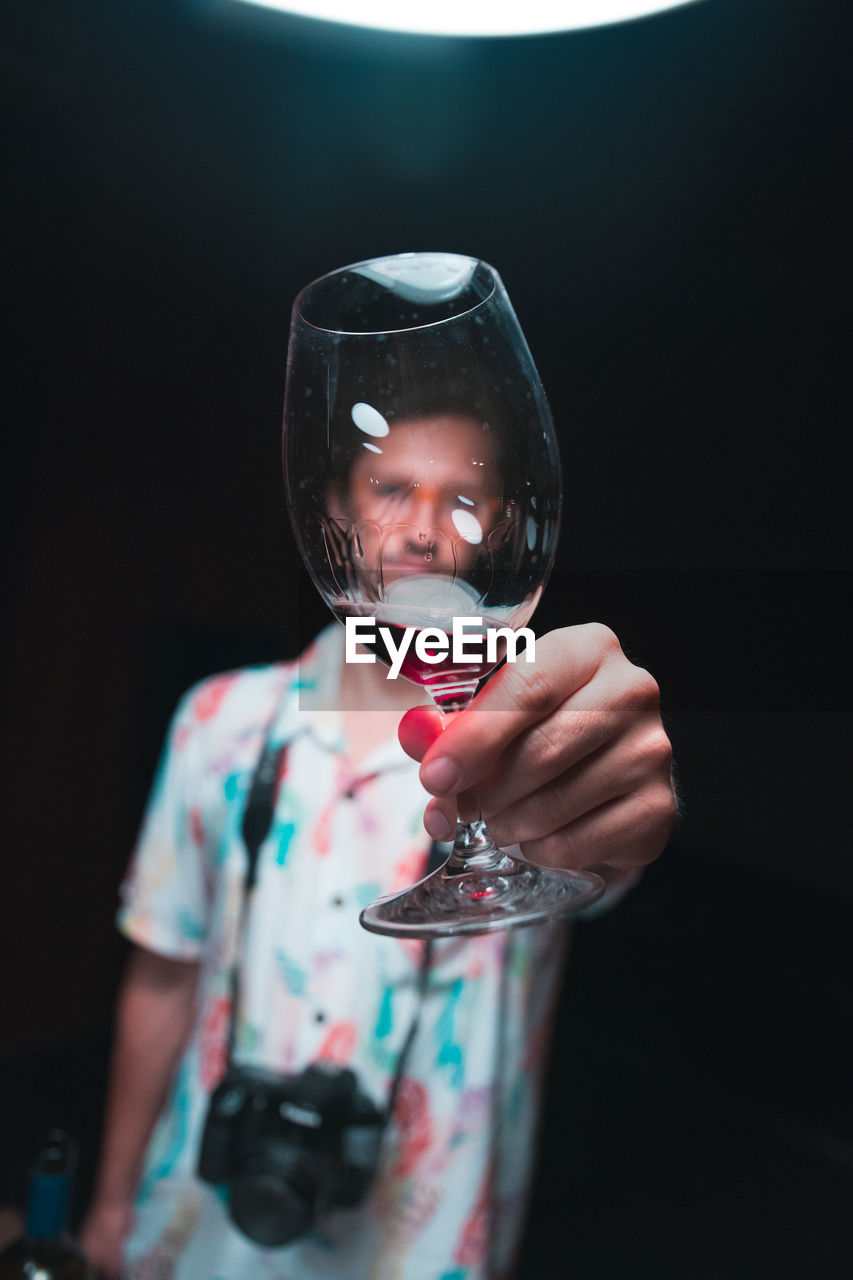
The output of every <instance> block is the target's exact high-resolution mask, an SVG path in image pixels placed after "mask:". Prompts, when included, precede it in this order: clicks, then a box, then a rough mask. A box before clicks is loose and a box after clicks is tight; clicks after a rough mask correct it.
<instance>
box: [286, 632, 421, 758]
mask: <svg viewBox="0 0 853 1280" xmlns="http://www.w3.org/2000/svg"><path fill="white" fill-rule="evenodd" d="M343 661H344V630H343V627H341V626H340V625H339V624H338V623H336V622H333V623H331V625H330V626H328V627H326V628H325V629H324V630H323V631H321V632H320V634H319V636H318V637H317V639H316V640H315V641H314V643H313V644H312V645H310V646H309V648H308V649H306V650H305V652H304V653H303V654H302V656H301V657H300V658H299V659H298V661H297V662H296V665H295V668H294V669H293V674H292V678H291V680H290V683H289V685H288V686H287V688H286V690H285V695H284V700H283V703H282V708H281V712H280V713H279V715H278V717H277V718H276V722H275V728H274V730H273V736H274V738H275V740H276V742H278V743H280V744H282V745H284V744H286V743H290V742H293V741H294V740H295V739H296V738H297V737H301V736H303V735H308V736H310V737H312V738H313V739H314V740H315V741H316V742H318V743H320V745H321V746H323V747H326V748H327V749H328V750H329V751H333V752H335V754H336V755H341V756H343V755H344V754H345V752H346V744H345V740H344V729H343V717H342V716H341V711H340V689H341V676H342V673H343ZM416 768H417V761H415V760H411V759H410V758H409V756H407V755H406V754H405V752H404V751H403V749H402V747H401V746H400V744H399V743H398V742H397V740H396V737H394V738H389V739H388V740H387V741H386V742H382V743H380V744H379V746H377V747H374V749H373V751H371V752H370V754H369V755H368V756H366V757H365V759H364V760H362V761H361V762H360V763H359V765H358V767H357V768H356V769H355V770H354V777H356V778H363V777H366V776H367V775H369V774H375V773H385V772H386V771H388V770H391V769H395V770H396V769H400V770H406V771H409V770H414V769H416Z"/></svg>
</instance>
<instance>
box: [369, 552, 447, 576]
mask: <svg viewBox="0 0 853 1280" xmlns="http://www.w3.org/2000/svg"><path fill="white" fill-rule="evenodd" d="M437 568H438V566H437V565H436V564H435V562H434V559H433V557H432V556H430V557H429V559H427V557H426V556H425V555H424V556H419V557H418V559H417V560H415V559H408V560H391V561H386V562H384V563H383V565H382V576H383V578H385V579H387V578H389V577H390V578H399V577H402V576H403V575H404V574H413V573H435V572H436V571H437Z"/></svg>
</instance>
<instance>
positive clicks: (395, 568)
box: [346, 414, 501, 586]
mask: <svg viewBox="0 0 853 1280" xmlns="http://www.w3.org/2000/svg"><path fill="white" fill-rule="evenodd" d="M495 461H496V460H495V449H494V444H493V442H492V438H491V435H490V433H489V431H488V430H484V429H483V427H482V426H481V425H480V423H479V422H477V421H475V420H474V419H471V418H464V417H458V416H455V415H449V414H448V415H444V416H441V415H439V416H436V417H429V418H419V419H413V420H410V421H403V422H399V423H397V424H396V425H395V426H393V427H392V428H391V430H390V432H389V434H388V435H387V436H385V437H384V438H383V439H381V440H376V441H375V442H370V447H368V448H365V449H364V450H363V452H362V453H361V455H360V456H359V457H358V459H357V460H356V462H355V464H354V465H353V468H352V471H351V472H350V477H349V485H348V493H347V502H346V505H347V508H348V513H349V515H350V518H351V519H352V520H353V521H354V523H355V524H356V525H357V526H358V530H359V535H360V539H361V546H362V550H363V558H362V562H361V566H360V567H361V569H362V570H363V571H367V572H368V573H372V572H375V571H376V570H378V569H379V568H380V567H381V570H382V579H383V581H384V583H385V585H386V586H387V584H388V583H389V582H391V581H393V580H394V579H395V578H399V577H403V576H405V575H409V574H415V573H421V574H423V573H441V574H447V575H448V576H452V577H455V576H457V575H458V576H461V577H464V576H465V571H466V569H467V568H468V567H469V566H470V565H471V564H472V563H473V561H474V560H475V559H476V557H477V554H478V551H479V550H480V548H481V544H482V543H484V542H485V539H486V538H487V537H488V534H489V531H490V530H491V529H492V527H493V526H494V524H495V522H496V520H497V518H498V516H499V514H500V510H501V482H500V477H499V476H498V473H497V468H496V465H495Z"/></svg>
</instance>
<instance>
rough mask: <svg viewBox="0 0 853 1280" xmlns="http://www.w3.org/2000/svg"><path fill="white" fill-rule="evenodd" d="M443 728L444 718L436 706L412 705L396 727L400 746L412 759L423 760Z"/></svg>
mask: <svg viewBox="0 0 853 1280" xmlns="http://www.w3.org/2000/svg"><path fill="white" fill-rule="evenodd" d="M443 730H444V719H443V717H442V715H441V712H440V711H439V710H438V707H426V706H423V707H412V709H411V710H410V711H407V712H406V714H405V715H404V716H403V719H402V720H401V721H400V723H399V725H398V727H397V737H398V738H399V740H400V746H401V747H402V748H403V750H404V751H405V753H406V755H407V756H411V757H412V759H413V760H423V758H424V756H425V755H426V753H427V751H428V750H429V748H430V747H431V746H432V744H433V743H434V742H435V740H436V739H437V738H440V737H441V734H442V732H443Z"/></svg>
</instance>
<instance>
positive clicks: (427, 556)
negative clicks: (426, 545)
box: [424, 551, 432, 564]
mask: <svg viewBox="0 0 853 1280" xmlns="http://www.w3.org/2000/svg"><path fill="white" fill-rule="evenodd" d="M424 560H426V562H427V564H429V563H430V561H431V560H432V552H431V551H427V553H426V555H425V556H424Z"/></svg>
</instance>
